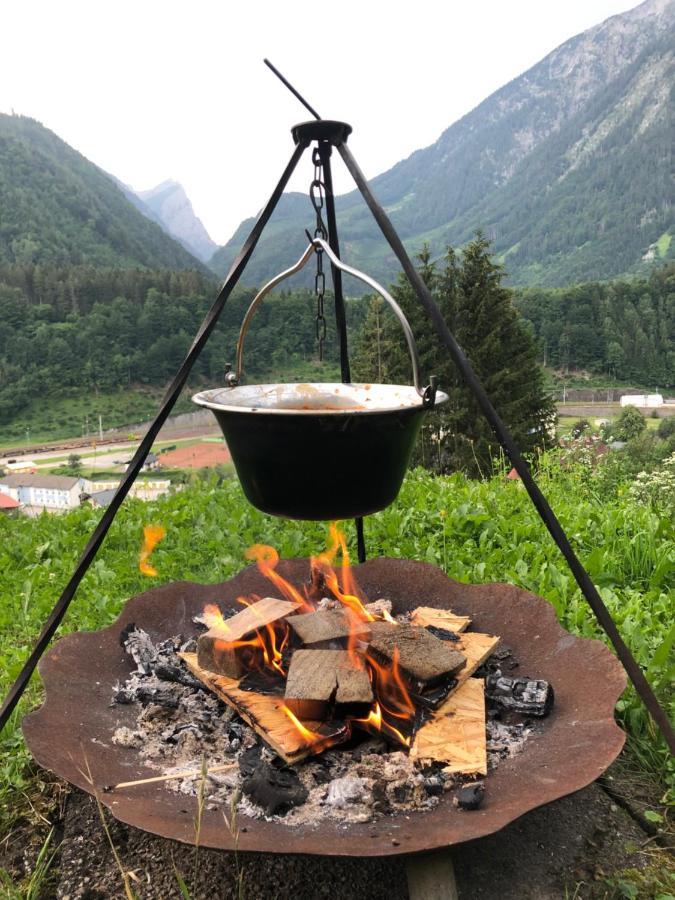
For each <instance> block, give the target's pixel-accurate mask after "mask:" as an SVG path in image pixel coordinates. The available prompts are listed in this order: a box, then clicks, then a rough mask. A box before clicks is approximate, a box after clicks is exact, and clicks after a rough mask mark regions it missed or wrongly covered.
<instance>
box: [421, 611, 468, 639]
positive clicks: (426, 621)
mask: <svg viewBox="0 0 675 900" xmlns="http://www.w3.org/2000/svg"><path fill="white" fill-rule="evenodd" d="M410 621H411V622H412V624H413V625H423V626H425V627H426V626H427V625H433V626H435V627H436V628H445V629H446V630H447V631H454V632H455V633H457V632H460V631H465V630H466V629H467V628H468V627H469V625H470V624H471V619H470V618H469V617H468V616H458V615H456V613H453V612H451V611H450V610H449V609H436V608H435V607H433V606H418V607H417V609H415V610H413V611H412V613H411V615H410Z"/></svg>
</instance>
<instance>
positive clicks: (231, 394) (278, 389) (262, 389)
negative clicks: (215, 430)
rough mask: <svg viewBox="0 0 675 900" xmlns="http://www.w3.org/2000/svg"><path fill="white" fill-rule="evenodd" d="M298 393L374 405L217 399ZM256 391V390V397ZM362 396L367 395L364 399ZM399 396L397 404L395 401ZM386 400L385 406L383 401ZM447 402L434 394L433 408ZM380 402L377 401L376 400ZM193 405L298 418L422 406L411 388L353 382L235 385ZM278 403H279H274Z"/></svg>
mask: <svg viewBox="0 0 675 900" xmlns="http://www.w3.org/2000/svg"><path fill="white" fill-rule="evenodd" d="M294 389H295V391H296V392H297V394H298V396H297V398H296V402H304V403H305V404H309V403H316V402H317V400H323V401H326V400H329V399H331V398H333V397H335V396H338V397H346V398H350V396H351V398H353V399H354V401H355V402H358V400H359V398H361V403H364V402H370V401H371V398H372V400H373V401H375V404H376V405H373V406H367V407H365V406H363V405H355V406H346V407H342V408H340V407H330V406H320V405H315V406H311V407H309V408H308V407H307V406H306V405H305V406H304V407H298V406H281V405H277V406H275V405H269V406H268V405H263V404H258V405H252V404H251V403H245V402H239V403H236V402H235V403H223V402H220V400H219V399H218V398H219V397H222V398H223V399H228V400H232V399H234V400H242V401H243V400H246V399H248V398H249V397H250V396H251V393H252V392H253V400H254V401H255V400H256V399H261V400H262V399H264V398H266V397H268V396H269V395H271V394H273V393H276V394H277V395H279V394H286V395H287V400H291V401H292V400H293V391H294ZM255 391H258V395H256V393H255ZM363 395H370V396H367V397H364V396H363ZM397 397H398V400H399V401H400V402H395V401H396V399H397ZM387 399H388V400H389V402H388V403H385V402H382V401H383V400H387ZM448 399H449V397H448V395H447V394H446V393H444V392H443V391H437V392H436V400H435V405H436V406H438V405H439V404H441V403H445V402H446V401H447V400H448ZM378 400H379V401H380V402H377V401H378ZM192 401H193V403H196V404H197V405H198V406H203V407H204V408H206V409H212V410H214V411H215V412H225V413H256V414H257V415H260V414H264V415H268V414H269V415H275V416H277V415H283V416H289V415H293V416H294V415H298V416H317V415H321V416H331V417H338V418H340V417H345V416H369V415H383V414H386V413H400V412H403V411H407V410H419V411H421V410H423V409H424V403H423V399H422V397H421V396H420V395H419V394H418V393H417V391H416V390H415V388H414V387H412V386H411V385H407V384H378V383H376V382H352V383H350V384H343V383H341V382H326V381H320V382H307V381H301V382H288V383H261V384H250V385H238V386H236V387H227V386H226V387H218V388H212V389H210V390H207V391H200V392H199V393H197V394H194V395H193V397H192ZM277 402H279V400H278V401H277Z"/></svg>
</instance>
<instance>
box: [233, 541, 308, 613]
mask: <svg viewBox="0 0 675 900" xmlns="http://www.w3.org/2000/svg"><path fill="white" fill-rule="evenodd" d="M244 555H245V556H246V559H253V560H255V561H256V562H257V564H258V569H260V571H261V572H262V574H263V575H264V576H265V577H266V578H269V580H270V581H271V582H272V584H273V585H274V586H275V587H277V588H279V590H280V591H281V593H282V594H283V595H284V597H286V599H287V600H290V601H291V602H293V603H297V604H299V605H300V606H301V607H302V611H303V612H314V607H313V606H312V605H311V603H308V601H307V599H306V598H305V597H303V596H302V594H301V593H300V592H299V591H297V590H296V589H295V588H294V587H293V585H292V584H291V583H290V582H289V581H286V579H285V578H282V576H281V575H279V574H278V572H276V571H275V570H276V567H277V565H278V564H279V554H278V553H277V551H276V550H275V549H274V547H270V546H269V545H268V544H253V546H252V547H249V548H248V550H247V551H246V553H245V554H244Z"/></svg>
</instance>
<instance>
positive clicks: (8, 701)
mask: <svg viewBox="0 0 675 900" xmlns="http://www.w3.org/2000/svg"><path fill="white" fill-rule="evenodd" d="M306 148H307V143H306V142H301V143H299V144H298V145H297V147H296V148H295V151H294V153H293V155H292V157H291V159H290V162H289V163H288V165H287V166H286V169H285V170H284V172H283V175H282V176H281V178H280V179H279V182H278V184H277V186H276V187H275V189H274V192H273V194H272V196H271V197H270V199H269V200H268V202H267V205H266V206H265V208H264V209H263V211H262V212H261V214H260V216H259V218H258V220H257V222H256V223H255V225H254V226H253V228H252V229H251V233H250V234H249V236H248V238H247V239H246V242H245V244H244V246H243V247H242V248H241V250H240V251H239V254H238V256H237V258H236V259H235V261H234V262H233V263H232V267H231V268H230V271H229V272H228V274H227V277H226V278H225V281H224V282H223V286H222V288H221V289H220V293H219V294H218V296H217V297H216V299H215V301H214V303H213V306H212V307H211V309H210V310H209V312H208V313H207V315H206V318H205V319H204V321H203V322H202V324H201V326H200V328H199V331H198V332H197V336H196V337H195V339H194V341H193V342H192V345H191V346H190V349H189V351H188V354H187V356H186V357H185V359H184V360H183V362H182V364H181V367H180V369H179V370H178V372H177V374H176V375H175V377H174V379H173V381H172V382H171V384H170V386H169V388H168V390H167V392H166V394H165V395H164V399H163V400H162V404H161V406H160V408H159V411H158V413H157V415H156V416H155V419H154V421H153V423H152V424H151V425H150V428H149V429H148V431H147V433H146V434H145V436H144V437H143V440H142V441H141V443H140V445H139V447H138V449H137V450H136V453H135V454H134V456H133V459H132V460H131V463H130V464H129V467H128V469H127V471H126V474H125V476H124V478H123V479H122V480H121V482H120V484H119V487H118V488H117V490H116V491H115V495H114V497H113V498H112V500H111V501H110V506H108V508H107V509H106V511H105V513H104V514H103V516H102V517H101V519H100V521H99V523H98V525H97V526H96V528H95V529H94V532H93V534H92V536H91V537H90V538H89V541H88V542H87V546H86V547H85V548H84V552H83V553H82V556H81V557H80V559H79V561H78V563H77V566H76V567H75V571H74V572H73V574H72V576H71V578H70V581H69V582H68V584H67V585H66V586H65V588H64V589H63V592H62V594H61V596H60V597H59V599H58V600H57V601H56V605H55V606H54V608H53V610H52V611H51V613H50V615H49V618H48V619H47V621H46V622H45V624H44V627H43V629H42V631H41V632H40V635H39V637H38V639H37V641H36V643H35V646H34V648H33V650H32V652H31V654H30V656H29V657H28V659H27V660H26V662H25V663H24V665H23V668H22V669H21V671H20V672H19V674H18V676H17V678H16V680H15V682H14V684H13V685H12V687H11V689H10V691H9V693H8V695H7V697H6V698H5V702H4V703H3V705H2V709H1V710H0V731H2V729H3V728H4V727H5V725H6V724H7V720H8V719H9V717H10V715H11V714H12V711H13V710H14V707H15V706H16V704H17V703H18V702H19V700H20V698H21V695H22V694H23V692H24V690H25V689H26V686H27V684H28V681H29V680H30V677H31V675H32V674H33V672H34V670H35V667H36V666H37V664H38V662H39V660H40V657H41V656H42V654H43V653H44V651H45V650H46V649H47V645H48V644H49V641H50V640H51V639H52V637H53V636H54V634H55V632H56V629H57V628H58V627H59V624H60V623H61V620H62V619H63V617H64V615H65V613H66V610H67V609H68V607H69V605H70V601H71V600H72V599H73V597H74V595H75V591H76V590H77V588H78V586H79V584H80V582H81V581H82V579H83V578H84V575H85V573H86V571H87V569H88V568H89V566H90V565H91V563H92V562H93V561H94V557H95V556H96V553H97V552H98V549H99V547H100V546H101V544H102V543H103V540H104V538H105V536H106V534H107V533H108V529H109V528H110V526H111V525H112V522H113V520H114V518H115V515H116V514H117V511H118V509H119V508H120V506H121V505H122V502H123V501H124V498H125V497H126V495H127V494H128V493H129V490H130V488H131V485H132V484H133V483H134V481H135V480H136V477H137V475H138V473H139V472H140V470H141V467H142V466H143V463H144V462H145V458H146V456H147V455H148V453H149V452H150V448H151V447H152V445H153V443H154V441H155V438H156V437H157V434H158V433H159V430H160V428H161V427H162V425H163V424H164V422H165V421H166V420H167V418H168V416H169V413H170V412H171V410H172V409H173V406H174V404H175V402H176V400H177V399H178V395H179V394H180V392H181V390H182V389H183V387H184V385H185V382H186V381H187V379H188V375H189V374H190V371H191V369H192V367H193V365H194V363H195V361H196V360H197V357H198V356H199V354H200V353H201V351H202V349H203V347H204V344H205V343H206V341H207V340H208V337H209V335H210V334H211V332H212V331H213V329H214V328H215V326H216V323H217V321H218V318H219V316H220V314H221V312H222V311H223V308H224V306H225V303H226V301H227V298H228V297H229V296H230V294H231V293H232V290H233V289H234V287H235V285H236V284H237V282H238V281H239V279H240V277H241V274H242V272H243V271H244V268H245V267H246V264H247V262H248V260H249V258H250V256H251V254H252V253H253V250H254V249H255V246H256V244H257V243H258V239H259V238H260V235H261V234H262V231H263V229H264V228H265V225H266V224H267V222H268V220H269V218H270V216H271V215H272V213H273V212H274V209H275V207H276V205H277V203H278V202H279V198H280V197H281V195H282V193H283V191H284V188H285V187H286V184H287V183H288V180H289V178H290V177H291V175H292V174H293V170H294V169H295V167H296V166H297V164H298V161H299V160H300V157H301V156H302V154H303V153H304V151H305V150H306Z"/></svg>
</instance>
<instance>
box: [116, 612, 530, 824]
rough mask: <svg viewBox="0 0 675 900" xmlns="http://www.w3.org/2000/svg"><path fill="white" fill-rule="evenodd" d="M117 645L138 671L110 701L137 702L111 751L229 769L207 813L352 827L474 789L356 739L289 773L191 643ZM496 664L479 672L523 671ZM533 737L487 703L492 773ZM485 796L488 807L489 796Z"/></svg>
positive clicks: (212, 782) (176, 766)
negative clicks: (226, 697) (202, 668)
mask: <svg viewBox="0 0 675 900" xmlns="http://www.w3.org/2000/svg"><path fill="white" fill-rule="evenodd" d="M120 642H121V644H122V646H123V647H124V649H125V651H126V652H127V654H128V655H129V657H130V659H131V660H132V661H133V664H134V666H135V669H134V670H133V671H132V672H131V673H130V675H129V677H128V678H127V680H126V681H125V682H124V683H123V684H118V685H116V687H115V689H114V695H113V698H112V702H113V704H123V705H131V704H133V705H134V706H135V707H137V716H136V721H135V723H134V725H133V726H131V727H129V726H120V727H118V728H116V730H115V731H114V734H113V736H112V740H113V743H116V744H118V745H122V746H125V747H132V748H134V749H136V750H137V752H138V753H139V755H140V757H141V758H142V759H143V761H144V763H145V764H146V765H148V766H149V767H150V768H152V769H156V770H157V771H158V772H161V773H162V774H167V775H168V774H172V773H174V772H183V771H186V770H187V771H191V772H199V771H200V770H201V769H202V767H203V766H205V767H206V768H207V769H210V768H214V767H216V766H220V765H224V764H232V768H230V769H228V770H227V771H222V772H213V773H207V774H206V776H205V778H204V785H205V787H204V797H205V802H206V806H207V808H209V809H216V808H222V809H224V810H226V811H227V810H228V809H229V808H230V807H231V806H232V804H233V803H236V805H237V808H238V811H239V812H240V813H242V814H244V815H246V816H249V817H251V818H266V819H268V820H273V821H279V822H283V823H285V824H287V825H289V826H296V825H308V824H309V825H311V824H315V823H318V822H319V821H321V820H322V819H334V820H337V821H339V822H340V823H341V825H343V826H344V827H348V826H349V824H351V823H356V822H368V821H373V820H375V819H378V818H380V817H382V816H385V815H396V814H399V813H404V814H407V813H411V812H414V811H423V810H427V809H430V808H433V807H434V806H436V805H437V804H438V803H439V802H440V798H441V797H442V796H443V794H445V793H447V792H452V793H453V796H454V797H455V798H456V797H457V795H458V792H459V791H461V789H462V787H463V786H464V785H466V783H467V782H468V781H471V779H470V778H467V776H462V775H459V776H458V775H454V776H453V775H449V774H446V773H445V772H444V771H443V765H442V764H440V763H433V762H432V763H430V762H428V761H415V760H414V759H412V758H410V756H409V755H408V754H407V753H406V752H403V751H402V750H400V749H395V748H393V747H392V746H391V745H390V744H388V743H387V742H386V741H385V740H384V739H383V738H382V737H371V736H368V735H366V734H364V733H361V732H358V731H355V733H354V736H353V737H352V739H351V740H350V742H349V743H348V744H343V745H342V746H339V747H335V748H333V749H328V750H326V751H325V752H324V753H322V754H321V755H320V756H313V757H309V758H307V759H306V760H304V761H302V762H299V763H296V764H294V765H292V766H289V765H287V764H286V763H284V762H283V760H281V759H280V758H279V757H278V756H277V755H276V754H274V753H273V752H272V751H271V750H270V749H269V748H268V747H267V746H266V745H265V744H263V742H262V741H261V739H260V738H259V737H258V735H257V734H256V732H255V731H254V730H253V728H251V727H250V726H249V725H248V724H246V723H245V722H244V721H243V720H242V719H240V718H239V716H238V715H237V713H236V712H235V711H234V710H233V709H232V708H231V707H230V706H228V705H226V704H225V703H223V702H222V701H221V700H220V699H219V698H218V697H217V696H216V695H215V694H213V693H212V692H211V691H209V690H208V689H206V688H205V687H204V685H203V683H202V682H201V681H199V680H198V679H197V678H195V677H194V676H193V675H192V674H191V673H190V671H188V669H187V667H186V666H185V665H184V663H183V660H182V659H181V658H180V657H179V656H178V654H179V653H181V652H182V653H189V652H194V650H195V647H196V640H195V639H194V638H191V639H189V640H185V639H184V638H182V637H180V636H177V637H174V638H171V639H169V640H164V641H161V642H159V643H154V642H153V641H152V639H151V638H150V636H149V635H148V634H147V633H146V632H145V631H143V630H142V629H139V628H136V627H135V626H133V625H131V626H128V627H127V628H126V629H125V630H124V632H123V633H122V635H121V639H120ZM495 656H496V657H497V658H495V659H494V660H490V661H488V663H486V664H485V666H484V667H482V670H479V672H477V674H480V675H483V676H484V677H485V676H487V675H492V676H495V675H496V674H498V675H501V668H500V666H503V667H504V668H506V669H507V671H509V672H510V671H511V670H512V668H517V665H518V664H517V662H516V661H514V660H513V657H512V654H511V653H510V651H509V650H508V648H506V653H504V652H503V651H498V653H497V654H496V655H495ZM509 667H510V668H509ZM534 730H535V727H534V726H532V725H531V722H530V720H529V719H527V718H526V719H525V720H523V716H522V715H521V716H518V715H517V714H516V713H515V712H513V711H509V710H507V709H504V708H503V707H501V706H500V705H499V704H498V703H497V702H493V701H492V700H490V699H488V721H487V741H488V743H487V749H488V768H489V769H490V770H492V769H494V768H495V766H497V765H498V764H499V761H500V760H501V759H504V758H506V757H508V756H513V755H515V754H516V753H518V752H520V750H521V749H522V747H523V746H524V744H525V742H526V740H527V739H528V738H529V736H530V735H531V734H532V733H533V731H534ZM166 789H168V790H173V791H177V792H181V793H184V794H187V795H191V796H196V795H197V794H198V793H199V791H200V789H201V776H198V775H195V776H191V777H187V778H177V779H175V780H171V781H167V782H166ZM478 793H479V794H480V797H481V799H482V796H483V791H482V789H481V791H479V792H478ZM462 808H464V807H462ZM466 808H467V809H469V808H472V807H469V806H467V807H466Z"/></svg>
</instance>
